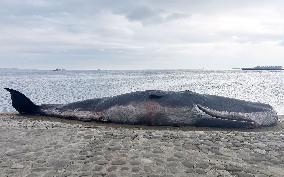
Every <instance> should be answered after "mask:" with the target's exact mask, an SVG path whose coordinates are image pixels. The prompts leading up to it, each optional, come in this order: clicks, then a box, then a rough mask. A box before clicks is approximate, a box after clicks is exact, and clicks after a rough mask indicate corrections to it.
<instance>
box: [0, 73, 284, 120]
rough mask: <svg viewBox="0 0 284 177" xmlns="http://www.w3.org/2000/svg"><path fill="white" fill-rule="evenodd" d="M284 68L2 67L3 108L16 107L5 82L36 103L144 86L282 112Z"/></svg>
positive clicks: (0, 91)
mask: <svg viewBox="0 0 284 177" xmlns="http://www.w3.org/2000/svg"><path fill="white" fill-rule="evenodd" d="M283 78H284V72H281V71H278V72H277V71H240V70H228V71H208V70H128V71H122V70H120V71H112V70H93V71H49V70H18V69H0V112H14V111H15V110H14V109H13V107H12V106H11V99H10V95H9V93H8V92H7V91H6V90H4V89H2V88H4V87H8V88H13V89H16V90H19V91H21V92H22V93H24V94H25V95H26V96H28V97H29V98H30V99H31V100H32V101H34V102H35V103H36V104H52V103H56V104H64V103H70V102H74V101H79V100H85V99H90V98H96V97H107V96H114V95H118V94H122V93H127V92H134V91H141V90H152V89H160V90H173V91H182V90H191V91H194V92H197V93H203V94H212V95H220V96H226V97H231V98H237V99H243V100H249V101H255V102H261V103H268V104H270V105H272V106H273V107H274V109H275V110H276V111H277V112H278V114H279V115H284V82H283V81H284V80H283Z"/></svg>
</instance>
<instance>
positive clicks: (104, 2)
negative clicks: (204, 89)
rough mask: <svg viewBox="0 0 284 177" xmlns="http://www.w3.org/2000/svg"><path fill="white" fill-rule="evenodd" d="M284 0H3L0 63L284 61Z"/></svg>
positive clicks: (168, 65)
mask: <svg viewBox="0 0 284 177" xmlns="http://www.w3.org/2000/svg"><path fill="white" fill-rule="evenodd" d="M283 9H284V1H283V0H100V1H99V0H0V68H4V67H17V68H38V69H54V68H66V69H98V68H100V69H178V68H179V69H200V68H205V69H230V68H232V67H244V66H255V65H283V66H284V10H283Z"/></svg>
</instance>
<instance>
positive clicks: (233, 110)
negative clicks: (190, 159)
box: [5, 88, 278, 128]
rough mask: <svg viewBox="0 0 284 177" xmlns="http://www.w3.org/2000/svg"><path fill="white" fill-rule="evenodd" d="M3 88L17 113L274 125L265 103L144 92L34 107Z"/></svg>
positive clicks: (172, 122) (127, 121)
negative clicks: (7, 92)
mask: <svg viewBox="0 0 284 177" xmlns="http://www.w3.org/2000/svg"><path fill="white" fill-rule="evenodd" d="M5 89H6V90H7V91H9V92H10V94H11V99H12V106H13V107H14V108H15V109H16V110H17V111H18V112H19V113H20V114H29V115H44V116H53V117H59V118H65V119H75V120H80V121H100V122H112V123H120V124H136V125H162V126H187V125H195V126H207V127H228V128H230V127H234V128H256V127H262V126H272V125H275V124H277V122H278V116H277V113H276V112H275V110H274V109H273V108H272V107H271V106H270V105H268V104H262V103H255V102H249V101H243V100H238V99H232V98H226V97H221V96H213V95H205V94H198V93H195V92H191V91H179V92H173V91H161V90H146V91H137V92H132V93H126V94H122V95H118V96H114V97H104V98H95V99H89V100H84V101H78V102H74V103H69V104H62V105H61V104H46V105H45V104H43V105H36V104H34V103H33V102H32V101H31V100H30V99H29V98H27V97H26V96H25V95H24V94H22V93H20V92H19V91H16V90H13V89H9V88H5Z"/></svg>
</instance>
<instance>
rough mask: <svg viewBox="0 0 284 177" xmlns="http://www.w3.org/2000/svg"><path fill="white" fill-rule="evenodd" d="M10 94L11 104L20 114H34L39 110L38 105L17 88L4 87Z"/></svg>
mask: <svg viewBox="0 0 284 177" xmlns="http://www.w3.org/2000/svg"><path fill="white" fill-rule="evenodd" d="M4 89H5V90H7V91H8V92H10V94H11V99H12V106H13V107H14V108H15V109H16V110H17V111H18V112H19V113H20V114H36V113H37V112H38V111H39V106H38V105H36V104H34V103H33V102H32V101H31V100H30V99H29V98H28V97H26V96H25V95H24V94H22V93H21V92H19V91H17V90H13V89H10V88H4Z"/></svg>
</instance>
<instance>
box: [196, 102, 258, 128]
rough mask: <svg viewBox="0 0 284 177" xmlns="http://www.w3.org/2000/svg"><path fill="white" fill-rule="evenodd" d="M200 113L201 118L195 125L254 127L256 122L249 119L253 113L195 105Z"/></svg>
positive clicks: (256, 125)
mask: <svg viewBox="0 0 284 177" xmlns="http://www.w3.org/2000/svg"><path fill="white" fill-rule="evenodd" d="M196 106H197V108H198V110H199V111H200V112H201V113H202V118H201V119H199V120H198V121H197V122H196V126H201V127H203V126H207V127H208V126H210V127H222V128H256V127H258V126H259V125H258V123H257V122H255V121H254V120H252V119H249V117H251V115H252V114H253V113H240V112H226V111H217V110H213V109H210V108H207V107H204V106H201V105H196Z"/></svg>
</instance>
